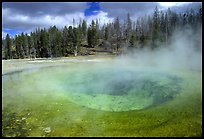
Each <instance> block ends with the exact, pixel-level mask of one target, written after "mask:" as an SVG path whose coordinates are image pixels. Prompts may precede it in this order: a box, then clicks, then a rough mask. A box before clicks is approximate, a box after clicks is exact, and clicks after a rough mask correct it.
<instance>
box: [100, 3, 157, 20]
mask: <svg viewBox="0 0 204 139" xmlns="http://www.w3.org/2000/svg"><path fill="white" fill-rule="evenodd" d="M156 6H158V8H159V7H161V6H160V5H159V4H158V3H156V2H117V3H115V2H102V3H101V10H103V11H104V12H107V13H109V15H110V17H119V18H120V19H126V17H127V13H129V14H130V16H135V17H139V16H143V15H145V14H148V13H152V11H153V10H154V8H155V7H156Z"/></svg>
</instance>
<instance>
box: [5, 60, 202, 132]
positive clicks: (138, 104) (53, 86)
mask: <svg viewBox="0 0 204 139" xmlns="http://www.w3.org/2000/svg"><path fill="white" fill-rule="evenodd" d="M199 75H200V74H199V73H198V72H191V71H188V72H183V71H182V72H180V71H169V70H168V71H167V70H158V69H155V68H151V69H148V70H147V69H142V68H136V67H135V66H130V67H118V66H114V65H113V64H112V63H111V62H107V63H106V62H100V63H97V62H87V63H85V62H84V63H80V64H79V63H68V64H66V65H65V64H64V65H62V66H52V67H44V68H33V69H32V70H25V71H22V72H13V73H12V74H6V75H4V76H3V107H2V108H3V112H4V114H8V113H11V114H12V113H13V117H15V116H14V115H15V114H16V115H18V113H26V115H23V116H22V115H21V116H22V118H26V119H27V120H28V123H33V126H32V127H27V128H29V129H27V130H28V131H27V130H25V131H24V130H23V129H21V132H23V131H24V132H26V133H27V134H28V133H29V134H28V136H32V135H39V136H41V135H43V136H47V135H48V134H49V135H50V134H51V133H52V135H53V136H55V135H62V136H64V135H65V134H69V135H71V133H70V132H71V131H70V132H69V133H66V132H64V130H63V129H61V130H62V133H59V131H58V130H57V129H55V130H56V131H58V132H56V131H55V132H54V131H53V130H52V132H51V131H50V132H51V133H50V132H49V133H45V132H43V131H45V128H46V127H50V126H51V125H52V126H53V127H56V126H57V125H56V124H59V123H61V124H62V121H63V120H64V119H63V118H66V117H69V118H68V119H69V121H70V122H71V123H75V124H76V123H77V122H76V121H75V120H74V119H75V118H76V119H78V120H80V115H81V111H84V110H87V111H92V112H93V111H96V112H97V111H101V112H103V113H114V114H116V113H117V114H118V113H121V112H122V113H128V112H130V113H131V115H132V112H135V114H136V115H137V114H139V117H140V116H141V115H140V114H141V112H144V114H145V112H146V111H147V115H148V114H149V113H150V111H153V110H154V109H155V108H159V107H161V108H162V109H168V110H169V111H171V109H172V108H171V106H173V105H174V106H173V107H175V106H178V107H181V106H182V105H183V104H185V103H186V104H185V105H186V107H189V108H190V107H191V106H190V105H189V104H187V102H188V101H191V100H187V99H192V102H194V101H195V100H196V99H198V100H200V98H199V97H198V96H199V95H200V94H199V93H200V92H199V91H200V88H201V81H200V76H199ZM195 90H196V92H195ZM192 91H193V92H192ZM193 93H194V94H193ZM190 96H191V97H190ZM192 96H193V97H194V98H192ZM194 99H195V100H194ZM192 102H191V103H192ZM179 103H182V104H179ZM195 103H199V102H194V103H193V105H196V104H195ZM68 105H69V106H68ZM179 105H180V106H179ZM65 106H66V107H65ZM75 107H78V108H76V109H77V110H79V111H78V113H79V115H77V116H76V113H75V116H73V115H72V114H73V113H70V109H75ZM165 107H166V108H165ZM48 109H49V110H48ZM179 110H180V111H181V109H179ZM36 111H37V112H36ZM71 111H73V110H71ZM196 111H197V110H196ZM155 112H156V110H155ZM14 113H15V114H14ZM45 113H46V114H47V115H46V114H45ZM50 113H52V114H53V115H55V118H56V117H58V119H55V120H54V123H55V124H52V122H51V121H52V120H53V115H52V116H50ZM56 113H58V114H59V113H60V114H61V116H60V114H59V115H58V116H56ZM99 113H100V112H99ZM161 113H162V112H161ZM198 113H199V112H198ZM44 114H45V115H44ZM87 114H88V113H86V116H87ZM90 114H91V113H90ZM114 114H113V115H112V116H113V117H114ZM70 115H71V116H70ZM82 115H83V116H84V113H83V114H82ZM136 115H135V116H136ZM7 116H8V115H7ZM32 116H34V117H35V118H36V117H38V118H36V119H38V120H39V119H40V118H41V116H42V119H43V120H39V121H40V122H37V121H35V118H33V117H32ZM46 116H47V117H46ZM92 116H94V115H92ZM11 117H12V116H11ZM70 117H72V118H70ZM88 117H89V116H88ZM153 117H154V116H153ZM156 117H157V116H156ZM22 118H21V119H17V120H18V121H19V120H21V121H23V120H22ZM92 118H93V117H92ZM106 118H107V117H106ZM62 119H63V120H62ZM93 119H94V118H93ZM93 119H92V120H93ZM3 120H4V119H3ZM8 120H9V119H8ZM15 120H16V119H15ZM95 120H97V119H95ZM98 120H99V121H100V120H101V119H98ZM114 121H115V120H113V122H112V123H114ZM7 122H8V121H7ZM43 122H44V123H43ZM49 122H51V124H50V125H49V126H48V125H46V124H48V123H49ZM37 123H38V124H37ZM45 123H46V124H45ZM3 124H4V122H3ZM24 124H25V125H26V124H27V123H24ZM114 124H117V123H114ZM149 124H151V123H149ZM28 125H29V124H28ZM39 125H41V126H40V127H38V126H39ZM66 125H67V124H66ZM22 126H23V125H22ZM61 126H62V127H63V128H65V127H66V126H65V125H61ZM72 126H73V125H72ZM72 126H70V127H72ZM118 126H123V125H118ZM34 127H35V128H36V129H38V130H36V129H33V128H34ZM53 127H52V128H53ZM70 127H66V128H70ZM66 128H65V129H66ZM117 128H119V127H117ZM8 129H9V127H8ZM18 130H19V129H18ZM39 130H40V132H39ZM8 131H9V130H6V129H5V130H4V134H9V133H7V132H8ZM10 132H11V131H10ZM81 132H84V133H87V134H88V133H89V134H90V135H92V134H93V135H94V134H95V133H93V132H92V131H87V130H86V131H81ZM17 133H18V132H17ZM54 133H55V134H54ZM76 133H77V132H76ZM10 134H12V133H10ZM19 134H20V133H19ZM12 135H13V134H12ZM116 135H117V134H116ZM65 136H66V135H65Z"/></svg>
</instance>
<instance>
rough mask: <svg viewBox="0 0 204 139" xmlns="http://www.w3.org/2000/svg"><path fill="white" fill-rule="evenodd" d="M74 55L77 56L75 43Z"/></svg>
mask: <svg viewBox="0 0 204 139" xmlns="http://www.w3.org/2000/svg"><path fill="white" fill-rule="evenodd" d="M74 56H77V45H76V49H75V50H74Z"/></svg>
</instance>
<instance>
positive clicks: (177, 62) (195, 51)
mask: <svg viewBox="0 0 204 139" xmlns="http://www.w3.org/2000/svg"><path fill="white" fill-rule="evenodd" d="M201 33H202V32H201V30H198V31H196V33H195V31H193V30H192V29H186V30H180V31H175V32H174V33H173V35H172V37H171V38H169V40H170V43H168V44H167V45H166V44H165V43H163V44H161V45H160V46H159V47H158V48H155V49H154V50H152V49H151V46H145V47H144V48H143V49H139V48H138V49H133V50H131V51H127V53H126V54H124V55H121V56H120V57H119V58H118V59H116V63H117V64H118V65H121V67H124V66H133V65H134V66H135V67H136V68H144V69H148V68H150V67H151V68H156V69H159V70H160V69H167V70H197V71H201V54H202V53H201V51H202V48H201V45H202V34H201ZM117 64H116V65H117Z"/></svg>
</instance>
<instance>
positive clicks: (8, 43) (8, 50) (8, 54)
mask: <svg viewBox="0 0 204 139" xmlns="http://www.w3.org/2000/svg"><path fill="white" fill-rule="evenodd" d="M5 58H6V59H10V58H11V39H10V36H9V34H6V49H5Z"/></svg>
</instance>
